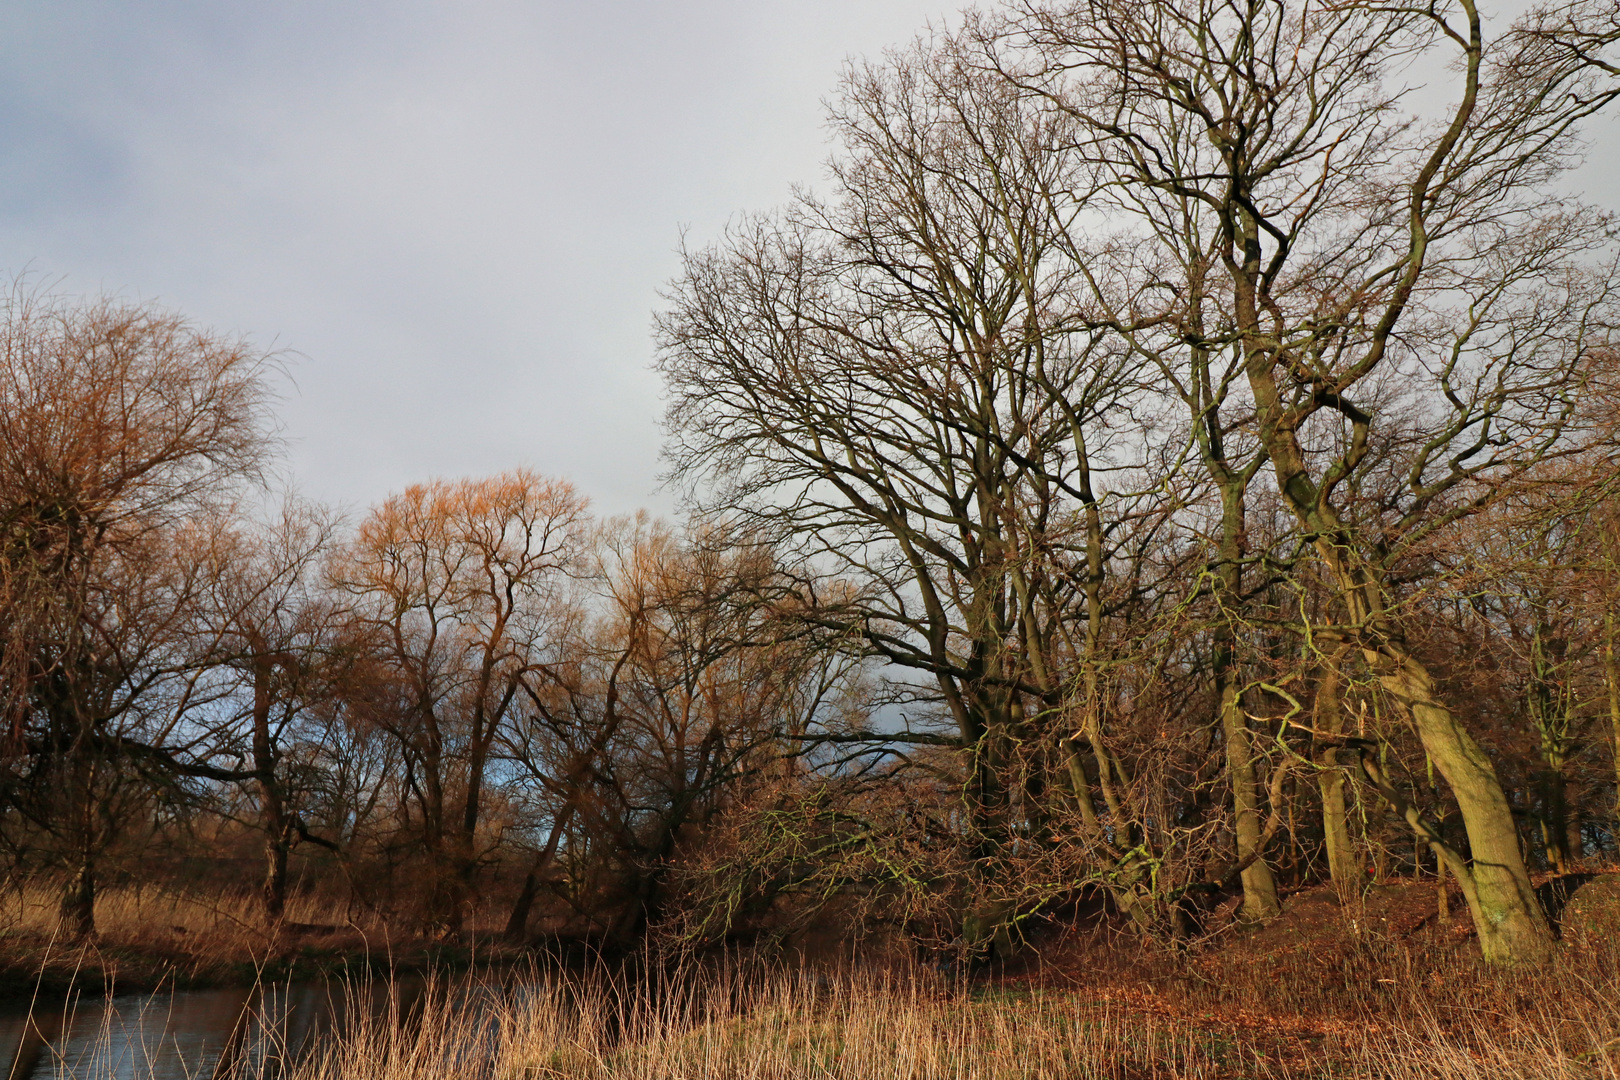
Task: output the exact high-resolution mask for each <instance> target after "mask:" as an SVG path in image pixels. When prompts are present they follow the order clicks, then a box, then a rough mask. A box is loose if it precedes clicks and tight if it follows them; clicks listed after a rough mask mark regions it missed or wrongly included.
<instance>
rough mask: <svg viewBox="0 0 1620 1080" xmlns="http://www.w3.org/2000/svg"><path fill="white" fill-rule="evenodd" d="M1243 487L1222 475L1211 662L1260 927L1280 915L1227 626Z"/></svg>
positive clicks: (1250, 907)
mask: <svg viewBox="0 0 1620 1080" xmlns="http://www.w3.org/2000/svg"><path fill="white" fill-rule="evenodd" d="M1246 483H1247V481H1246V480H1245V479H1244V478H1242V477H1240V476H1237V475H1233V474H1231V473H1227V474H1226V475H1225V477H1224V478H1223V480H1222V483H1221V548H1220V567H1219V572H1218V574H1217V580H1218V581H1219V582H1220V589H1219V591H1218V592H1217V594H1216V600H1217V601H1218V602H1219V604H1220V606H1221V610H1220V611H1219V612H1218V613H1217V618H1218V619H1219V620H1220V621H1219V622H1218V623H1217V624H1216V627H1215V643H1214V644H1215V648H1214V655H1213V657H1212V660H1213V666H1214V669H1215V687H1216V691H1217V693H1218V694H1219V698H1220V710H1221V716H1220V720H1221V732H1222V734H1223V735H1224V736H1225V741H1226V768H1227V775H1228V777H1229V778H1230V779H1231V784H1232V814H1233V817H1234V818H1235V819H1236V821H1235V827H1236V833H1237V858H1238V861H1239V862H1240V863H1243V862H1246V863H1248V865H1247V866H1246V867H1244V869H1243V871H1242V875H1241V877H1242V882H1243V909H1242V917H1243V919H1244V920H1245V921H1247V922H1252V923H1262V922H1266V921H1268V920H1270V919H1274V918H1276V917H1277V915H1279V914H1280V913H1281V912H1282V902H1281V901H1280V900H1279V899H1278V897H1277V879H1276V878H1275V877H1274V876H1273V875H1272V873H1271V867H1270V866H1268V865H1267V864H1266V860H1265V857H1264V855H1263V853H1262V852H1261V851H1260V845H1261V842H1262V840H1261V834H1262V831H1263V827H1262V825H1261V794H1260V784H1259V778H1258V777H1257V776H1256V775H1255V768H1254V748H1253V745H1252V743H1251V742H1250V739H1249V718H1248V716H1247V715H1245V713H1244V711H1243V700H1242V698H1243V685H1242V678H1243V675H1242V668H1241V666H1240V665H1239V663H1238V657H1237V632H1236V630H1235V629H1234V627H1233V623H1232V620H1233V619H1234V618H1236V617H1237V612H1236V610H1235V609H1236V608H1237V607H1238V606H1239V605H1241V604H1242V595H1243V558H1244V554H1245V552H1244V550H1243V548H1244V543H1243V535H1244V526H1245V524H1246V522H1245V508H1244V501H1243V495H1244V486H1245V485H1246Z"/></svg>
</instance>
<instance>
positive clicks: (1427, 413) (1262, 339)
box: [997, 0, 1620, 961]
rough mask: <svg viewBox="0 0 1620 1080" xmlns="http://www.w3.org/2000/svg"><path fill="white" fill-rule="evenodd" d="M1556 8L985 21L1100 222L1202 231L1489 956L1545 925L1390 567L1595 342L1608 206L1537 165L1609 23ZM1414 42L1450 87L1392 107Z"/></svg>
mask: <svg viewBox="0 0 1620 1080" xmlns="http://www.w3.org/2000/svg"><path fill="white" fill-rule="evenodd" d="M1559 11H1560V12H1561V13H1562V15H1561V16H1560V18H1563V19H1565V20H1566V22H1567V25H1565V23H1559V26H1560V27H1562V29H1561V30H1559V31H1558V33H1556V34H1550V33H1547V32H1544V31H1546V29H1547V26H1548V21H1547V19H1548V17H1547V14H1546V12H1536V13H1533V14H1532V15H1531V16H1529V17H1528V18H1527V19H1526V20H1523V21H1521V22H1520V23H1518V24H1516V25H1514V26H1511V27H1506V28H1504V29H1505V32H1503V33H1502V34H1500V35H1499V36H1497V37H1495V38H1489V39H1488V38H1487V36H1486V33H1485V27H1484V22H1483V19H1482V17H1481V15H1480V13H1479V12H1478V10H1477V9H1476V7H1475V6H1474V4H1473V2H1472V0H1457V2H1455V3H1445V4H1439V5H1430V6H1420V7H1410V8H1408V7H1388V6H1385V5H1381V4H1372V3H1366V4H1363V3H1348V4H1314V3H1299V4H1295V3H1277V4H1264V5H1262V4H1248V5H1244V4H1236V5H1233V4H1225V3H1219V2H1210V3H1195V4H1191V5H1168V4H1137V3H1115V2H1113V0H1083V2H1079V3H1073V4H1062V5H1052V6H1045V5H1036V4H1033V3H1032V4H1027V5H1023V6H1021V7H1020V9H1019V10H1018V11H1017V12H1016V13H1015V14H1014V15H1013V16H1012V17H1011V18H1010V19H1009V20H1008V21H1007V23H1006V24H1005V25H1004V26H1002V27H1000V28H999V31H998V35H999V37H998V42H999V44H1000V45H1001V46H1004V48H1003V51H1002V52H1001V54H1000V58H999V60H998V61H997V66H999V68H1000V69H1001V70H1002V71H1003V72H1004V73H1005V74H1007V75H1009V76H1010V77H1011V78H1012V79H1014V80H1015V81H1016V82H1018V83H1019V84H1020V85H1022V86H1025V87H1026V88H1028V89H1029V90H1030V91H1031V92H1032V93H1035V94H1037V95H1039V96H1041V97H1042V98H1043V99H1044V100H1046V101H1048V102H1050V103H1051V104H1052V106H1053V107H1054V108H1056V109H1058V110H1060V111H1062V112H1063V113H1064V114H1065V115H1067V116H1070V117H1072V118H1074V119H1075V120H1076V122H1077V123H1078V124H1079V127H1080V132H1079V133H1078V134H1077V135H1076V138H1075V141H1074V152H1075V153H1077V154H1079V155H1081V156H1083V157H1084V158H1085V159H1086V160H1087V161H1088V162H1090V163H1091V166H1092V168H1093V169H1094V170H1095V171H1096V177H1097V179H1096V181H1095V183H1096V185H1097V189H1098V191H1099V193H1100V194H1102V195H1104V196H1105V201H1106V202H1107V203H1108V206H1109V208H1110V211H1111V212H1112V213H1114V214H1116V215H1118V216H1117V218H1116V221H1117V222H1118V223H1119V224H1121V225H1122V227H1130V228H1131V229H1132V235H1133V237H1134V238H1135V239H1137V240H1138V241H1140V242H1141V243H1142V244H1145V245H1153V244H1159V243H1160V242H1161V241H1160V240H1159V238H1158V235H1157V226H1158V224H1159V222H1160V221H1162V220H1164V219H1165V216H1166V215H1165V213H1161V211H1165V210H1166V208H1170V209H1173V210H1174V211H1175V212H1176V214H1177V215H1179V216H1180V217H1181V219H1182V220H1184V221H1185V222H1186V226H1185V227H1187V228H1196V229H1197V230H1199V232H1200V235H1201V236H1209V237H1212V238H1213V240H1212V241H1211V244H1210V248H1209V250H1210V253H1211V255H1212V259H1211V260H1210V262H1209V265H1208V266H1207V268H1202V267H1201V268H1200V272H1207V273H1209V274H1211V275H1213V277H1214V280H1212V281H1211V286H1212V288H1214V289H1215V290H1218V295H1219V307H1220V309H1221V310H1222V311H1223V312H1224V313H1225V314H1226V316H1227V318H1228V319H1229V323H1228V324H1227V327H1226V328H1225V333H1224V334H1222V335H1221V336H1219V337H1218V338H1216V339H1215V340H1211V341H1209V342H1208V345H1209V346H1210V347H1212V348H1223V349H1226V348H1230V349H1235V350H1236V351H1237V353H1238V355H1240V356H1241V358H1242V362H1243V373H1244V377H1245V380H1246V382H1247V384H1248V391H1249V393H1250V394H1251V395H1252V398H1253V401H1254V406H1255V410H1256V412H1255V418H1254V425H1255V426H1254V431H1255V432H1256V435H1257V438H1258V440H1259V443H1260V445H1261V447H1263V449H1264V451H1265V453H1266V454H1267V456H1268V457H1269V459H1270V462H1271V465H1272V468H1273V470H1274V473H1275V477H1276V484H1277V487H1278V490H1279V492H1280V493H1281V496H1282V498H1283V499H1284V500H1285V501H1286V504H1287V505H1288V507H1289V508H1290V510H1291V511H1292V513H1293V515H1294V516H1295V518H1296V520H1297V522H1298V526H1299V528H1300V530H1301V532H1302V533H1303V534H1304V535H1305V536H1306V537H1308V538H1309V539H1310V540H1311V542H1312V543H1313V544H1314V546H1315V549H1316V554H1317V556H1318V557H1319V558H1320V559H1321V560H1322V562H1323V563H1324V565H1325V566H1326V567H1327V568H1328V569H1329V573H1330V576H1331V579H1332V580H1333V581H1334V582H1335V583H1336V588H1337V590H1338V593H1339V599H1340V602H1341V604H1342V607H1343V613H1342V619H1343V625H1344V626H1345V627H1346V628H1348V630H1349V631H1350V633H1351V634H1352V635H1353V636H1354V640H1355V643H1356V646H1357V648H1358V649H1360V650H1361V652H1362V654H1363V655H1364V656H1365V657H1366V660H1367V663H1368V664H1369V666H1370V667H1372V669H1373V670H1375V671H1376V672H1377V673H1378V676H1379V678H1380V680H1381V682H1382V685H1383V687H1384V689H1385V691H1386V692H1388V693H1389V694H1390V695H1391V696H1392V697H1393V698H1394V699H1395V700H1396V701H1398V702H1399V703H1400V705H1401V707H1402V708H1404V709H1405V710H1407V711H1408V712H1409V714H1410V716H1411V717H1412V722H1413V723H1414V725H1415V726H1416V729H1417V731H1418V733H1419V735H1420V736H1421V738H1422V740H1423V743H1424V745H1425V747H1426V748H1427V749H1428V751H1429V753H1430V754H1431V756H1432V757H1433V759H1434V761H1435V763H1436V764H1437V766H1438V767H1439V769H1440V770H1441V772H1442V773H1443V774H1444V775H1445V777H1446V779H1447V781H1448V782H1449V784H1450V786H1451V789H1452V793H1453V795H1454V796H1455V797H1456V799H1457V800H1458V802H1459V804H1460V806H1461V808H1462V813H1463V817H1464V820H1465V822H1466V823H1467V830H1468V838H1469V846H1470V849H1471V854H1472V859H1471V861H1469V860H1465V859H1464V858H1463V857H1462V856H1461V855H1460V854H1459V853H1458V852H1456V851H1455V850H1452V849H1450V848H1449V847H1446V846H1445V845H1440V847H1441V848H1442V849H1443V854H1444V856H1445V858H1446V859H1447V861H1448V862H1449V863H1450V864H1451V866H1452V868H1453V870H1455V871H1456V872H1457V873H1458V876H1459V879H1460V880H1462V881H1463V883H1464V891H1465V894H1466V896H1467V898H1468V901H1469V905H1470V909H1471V911H1472V912H1473V914H1474V919H1475V923H1476V925H1477V927H1478V929H1479V933H1480V937H1481V942H1482V945H1483V948H1484V951H1485V953H1486V955H1487V956H1488V957H1490V958H1491V959H1493V960H1503V961H1513V960H1526V961H1538V960H1541V959H1544V958H1545V957H1546V956H1547V955H1548V950H1549V947H1550V945H1549V943H1550V940H1551V939H1550V934H1549V932H1548V930H1547V927H1546V924H1545V921H1544V919H1543V918H1542V915H1541V911H1540V908H1539V906H1538V905H1537V903H1536V900H1535V897H1534V895H1533V893H1532V891H1531V889H1530V883H1529V878H1528V876H1527V873H1526V871H1525V868H1524V860H1523V857H1522V854H1521V852H1520V849H1519V843H1518V838H1517V834H1516V830H1515V829H1514V827H1513V822H1512V814H1511V811H1510V808H1509V806H1508V803H1507V800H1506V798H1505V797H1504V795H1503V792H1502V788H1501V785H1500V783H1499V782H1498V780H1497V778H1496V775H1495V772H1494V770H1493V768H1492V765H1491V762H1490V760H1489V758H1488V757H1487V756H1486V755H1485V754H1484V752H1483V751H1482V750H1481V748H1480V747H1479V745H1478V743H1477V742H1476V740H1475V739H1474V738H1473V737H1472V736H1470V735H1469V733H1468V732H1467V731H1466V730H1465V729H1464V728H1463V727H1462V726H1461V725H1460V724H1459V723H1458V722H1457V718H1456V715H1455V714H1454V713H1453V712H1452V711H1451V710H1450V709H1448V708H1447V707H1446V705H1445V704H1444V703H1443V702H1442V701H1441V700H1440V699H1439V697H1438V696H1437V694H1436V692H1435V689H1434V679H1433V677H1432V676H1431V674H1430V672H1429V671H1428V670H1427V669H1426V668H1425V666H1424V665H1423V664H1422V663H1421V662H1420V661H1419V660H1418V659H1417V658H1416V657H1415V656H1414V655H1413V652H1412V650H1411V649H1410V648H1409V647H1408V646H1407V644H1406V643H1405V637H1404V634H1403V631H1402V627H1401V620H1400V618H1399V612H1398V610H1396V608H1395V607H1394V606H1393V604H1392V592H1391V588H1390V585H1389V578H1388V571H1389V567H1390V565H1391V562H1392V559H1395V558H1398V557H1399V553H1400V552H1402V551H1404V550H1406V549H1407V548H1408V547H1409V546H1410V545H1412V544H1414V543H1417V542H1419V541H1420V540H1421V539H1422V538H1423V537H1425V536H1427V535H1428V534H1430V533H1432V532H1433V531H1434V530H1437V529H1442V528H1445V527H1446V526H1447V525H1448V524H1449V523H1450V522H1452V521H1454V520H1456V519H1457V518H1458V517H1459V516H1461V515H1466V514H1467V513H1470V512H1471V511H1472V510H1473V509H1474V508H1476V507H1478V506H1479V505H1481V504H1482V503H1483V502H1485V501H1487V500H1488V498H1489V495H1490V492H1491V490H1492V489H1493V487H1494V486H1496V485H1499V484H1500V483H1501V481H1502V479H1503V478H1504V477H1506V476H1510V475H1512V474H1514V473H1516V472H1519V471H1522V470H1523V469H1525V468H1527V467H1529V466H1530V465H1531V464H1533V463H1534V462H1535V461H1537V460H1539V459H1540V458H1541V457H1543V456H1545V455H1547V454H1548V453H1556V452H1558V449H1559V448H1560V447H1561V446H1563V445H1565V442H1566V441H1567V440H1568V439H1569V438H1570V436H1571V434H1572V432H1571V424H1570V421H1571V420H1572V418H1573V411H1572V408H1571V403H1572V399H1573V397H1574V395H1575V394H1576V393H1577V385H1578V379H1577V375H1578V373H1579V372H1580V371H1581V368H1582V363H1583V360H1584V358H1585V357H1587V356H1588V355H1589V353H1590V352H1591V350H1592V349H1593V348H1596V347H1602V346H1604V345H1605V344H1606V342H1607V340H1608V334H1609V332H1610V326H1611V324H1612V321H1613V308H1614V305H1613V284H1614V280H1613V277H1612V275H1611V274H1610V271H1609V262H1610V259H1611V258H1612V253H1611V252H1609V251H1608V248H1607V244H1608V241H1607V233H1606V229H1605V224H1604V218H1603V217H1602V215H1600V214H1597V213H1596V212H1594V211H1592V210H1590V209H1589V208H1586V207H1583V206H1581V205H1579V204H1578V203H1577V202H1575V201H1573V200H1571V199H1569V198H1567V197H1564V196H1562V195H1561V194H1559V193H1558V192H1556V191H1554V190H1553V189H1552V187H1551V184H1552V182H1553V181H1554V179H1555V178H1556V177H1557V175H1558V174H1559V173H1560V172H1561V171H1562V170H1563V169H1564V168H1565V167H1567V165H1568V164H1569V163H1570V162H1571V161H1572V160H1574V159H1575V155H1576V154H1577V152H1578V146H1577V144H1576V142H1575V131H1576V126H1577V124H1578V123H1579V121H1580V120H1581V119H1582V118H1583V117H1586V116H1588V115H1590V114H1591V113H1593V112H1594V111H1595V110H1597V109H1598V108H1600V107H1601V106H1603V105H1604V104H1606V103H1607V102H1608V101H1609V100H1610V99H1611V98H1612V97H1613V96H1614V95H1615V93H1616V92H1620V91H1617V88H1616V87H1615V85H1614V83H1613V81H1612V80H1610V79H1609V75H1608V72H1607V69H1606V67H1605V66H1604V65H1603V64H1602V63H1600V62H1598V60H1597V58H1599V57H1601V50H1602V48H1604V47H1605V46H1606V44H1607V43H1608V42H1611V41H1612V40H1613V39H1614V34H1615V29H1614V26H1613V22H1612V16H1611V15H1610V13H1608V12H1606V9H1605V8H1604V6H1603V5H1600V4H1571V5H1567V6H1565V7H1563V8H1560V9H1559ZM1570 27H1575V28H1576V29H1577V30H1578V34H1576V33H1575V31H1571V30H1570ZM1572 34H1573V35H1574V36H1578V37H1580V40H1581V41H1582V42H1583V43H1584V47H1583V48H1578V49H1577V48H1571V47H1570V46H1569V44H1568V43H1569V42H1570V41H1571V40H1573V37H1572ZM1020 50H1022V51H1020ZM1448 65H1452V66H1451V67H1448ZM1419 70H1421V71H1422V72H1424V73H1425V75H1427V74H1429V73H1437V72H1441V71H1445V70H1454V71H1455V72H1456V75H1455V77H1454V78H1452V79H1450V80H1449V81H1448V85H1447V87H1446V90H1447V92H1448V93H1449V94H1450V95H1452V98H1451V100H1452V102H1453V104H1451V105H1450V106H1448V107H1446V108H1444V109H1442V110H1441V111H1440V112H1438V113H1436V114H1435V115H1433V116H1428V117H1424V116H1413V115H1410V114H1409V113H1408V112H1407V111H1406V109H1407V106H1406V100H1407V98H1408V96H1409V95H1408V94H1407V92H1406V90H1405V88H1404V87H1403V86H1402V83H1401V80H1403V79H1405V78H1408V77H1410V75H1409V73H1412V72H1415V71H1419ZM1605 80H1609V81H1605ZM1094 205H1096V204H1094ZM1099 208H1100V206H1099ZM1177 243H1179V240H1178V241H1177ZM1164 261H1165V262H1167V263H1168V262H1169V261H1170V260H1168V259H1166V260H1164ZM1168 287H1169V288H1170V289H1171V290H1176V289H1184V288H1185V282H1184V280H1183V279H1176V280H1173V281H1171V282H1169V283H1168ZM1380 385H1383V386H1385V387H1390V386H1396V387H1398V392H1397V393H1396V394H1395V396H1393V397H1386V396H1383V395H1381V394H1380V393H1379V392H1378V389H1377V388H1378V387H1379V386H1380ZM1400 414H1408V415H1412V414H1415V415H1418V416H1420V417H1421V423H1419V424H1418V425H1417V426H1416V430H1415V431H1414V434H1413V438H1412V439H1411V440H1410V441H1409V442H1408V443H1406V444H1405V445H1404V446H1403V447H1402V448H1401V454H1400V461H1399V475H1400V476H1401V477H1402V478H1403V480H1404V483H1403V485H1402V486H1401V487H1400V489H1399V492H1398V495H1397V496H1396V497H1394V498H1393V500H1392V502H1391V503H1390V504H1389V505H1388V506H1387V507H1386V508H1385V509H1384V512H1383V513H1382V514H1380V515H1379V516H1378V517H1376V518H1374V519H1370V520H1369V519H1365V518H1358V517H1356V516H1353V515H1351V514H1348V513H1346V512H1345V507H1346V505H1347V504H1346V502H1345V501H1344V492H1345V490H1346V489H1347V486H1348V488H1349V489H1350V490H1353V489H1354V486H1355V485H1356V483H1357V481H1358V478H1359V477H1360V476H1361V475H1362V474H1363V471H1364V468H1365V466H1366V463H1367V452H1368V445H1369V439H1370V438H1372V437H1373V433H1374V432H1375V431H1377V430H1379V429H1380V427H1381V426H1384V425H1388V424H1391V423H1392V422H1394V418H1395V417H1396V416H1398V415H1400Z"/></svg>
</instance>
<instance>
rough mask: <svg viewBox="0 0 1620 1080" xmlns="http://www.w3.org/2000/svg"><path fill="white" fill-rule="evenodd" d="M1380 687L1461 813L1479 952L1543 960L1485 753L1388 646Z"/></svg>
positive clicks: (1423, 673)
mask: <svg viewBox="0 0 1620 1080" xmlns="http://www.w3.org/2000/svg"><path fill="white" fill-rule="evenodd" d="M1388 651H1389V652H1390V653H1391V654H1392V655H1389V656H1385V657H1381V658H1380V659H1383V660H1385V662H1386V664H1388V665H1389V668H1390V670H1388V671H1387V673H1385V674H1382V675H1381V677H1380V681H1381V682H1382V684H1383V686H1384V688H1385V689H1386V690H1388V691H1389V692H1390V693H1391V694H1392V695H1394V697H1395V698H1396V699H1397V700H1398V701H1400V702H1401V704H1403V705H1404V706H1406V708H1407V709H1408V710H1409V711H1410V713H1411V716H1412V722H1413V724H1414V726H1416V728H1417V732H1418V736H1419V738H1420V739H1422V741H1423V747H1424V749H1425V750H1427V751H1428V753H1429V757H1430V758H1431V759H1433V761H1434V764H1435V767H1436V768H1437V769H1439V770H1440V774H1441V775H1442V776H1444V777H1445V779H1446V783H1447V784H1449V785H1450V786H1451V791H1452V795H1453V796H1454V797H1455V798H1456V800H1457V806H1458V808H1459V809H1460V810H1461V811H1462V819H1463V827H1464V829H1465V830H1466V832H1467V834H1468V846H1469V853H1470V856H1471V863H1470V866H1469V872H1470V875H1471V877H1472V878H1473V886H1474V891H1475V894H1476V895H1477V897H1478V904H1477V912H1476V915H1475V929H1476V930H1478V932H1479V945H1480V951H1481V952H1483V953H1484V955H1485V959H1486V960H1488V961H1491V962H1493V963H1532V964H1539V963H1545V962H1546V961H1547V960H1548V959H1550V958H1551V956H1552V943H1553V939H1552V930H1551V929H1550V928H1549V927H1548V925H1547V919H1546V915H1545V914H1544V913H1543V912H1542V910H1541V902H1540V901H1539V900H1538V899H1537V898H1536V894H1535V889H1534V888H1533V887H1532V886H1531V884H1530V874H1529V871H1528V870H1526V868H1525V864H1524V856H1523V853H1522V852H1521V851H1520V848H1519V832H1518V828H1517V826H1516V825H1515V824H1514V821H1513V809H1512V807H1511V806H1509V804H1508V800H1507V796H1506V794H1505V793H1504V792H1503V791H1502V784H1501V782H1500V781H1499V780H1498V779H1497V777H1496V769H1495V768H1494V767H1493V766H1492V765H1491V762H1490V759H1489V758H1488V757H1486V756H1485V751H1484V750H1483V749H1482V748H1481V747H1480V745H1479V744H1478V743H1477V742H1475V741H1474V739H1473V737H1472V736H1470V735H1469V734H1468V732H1467V731H1465V730H1464V729H1463V727H1462V725H1461V724H1460V723H1458V722H1457V718H1456V717H1455V716H1453V715H1452V714H1451V712H1450V710H1448V709H1447V708H1446V707H1445V706H1444V705H1442V704H1441V703H1440V702H1439V701H1438V700H1437V699H1436V697H1435V694H1434V689H1433V684H1432V683H1431V681H1430V679H1429V673H1428V671H1427V670H1426V669H1425V668H1424V666H1423V665H1422V663H1420V662H1419V661H1418V660H1416V659H1415V658H1413V657H1410V656H1406V655H1404V654H1402V653H1400V652H1399V651H1397V650H1395V649H1393V648H1391V649H1390V650H1388Z"/></svg>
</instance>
